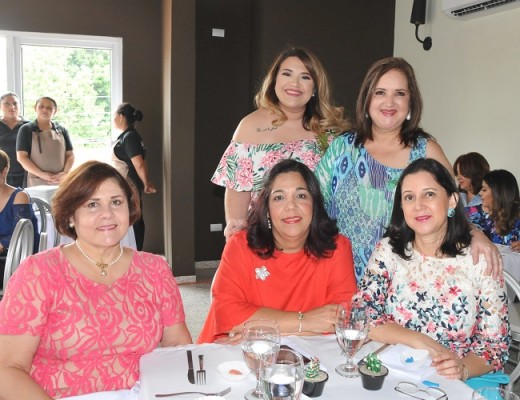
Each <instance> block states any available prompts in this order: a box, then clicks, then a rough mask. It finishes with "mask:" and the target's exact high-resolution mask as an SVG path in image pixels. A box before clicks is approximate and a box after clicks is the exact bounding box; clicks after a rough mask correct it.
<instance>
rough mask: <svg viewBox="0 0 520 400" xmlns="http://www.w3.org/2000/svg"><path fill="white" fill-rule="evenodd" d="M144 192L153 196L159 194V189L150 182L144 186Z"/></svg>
mask: <svg viewBox="0 0 520 400" xmlns="http://www.w3.org/2000/svg"><path fill="white" fill-rule="evenodd" d="M144 192H145V193H147V194H153V193H157V189H156V188H155V185H154V184H153V183H152V182H148V183H147V184H146V185H144Z"/></svg>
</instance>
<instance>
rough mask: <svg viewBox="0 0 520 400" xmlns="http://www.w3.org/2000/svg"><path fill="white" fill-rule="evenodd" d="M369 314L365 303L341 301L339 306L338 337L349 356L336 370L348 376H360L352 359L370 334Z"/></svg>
mask: <svg viewBox="0 0 520 400" xmlns="http://www.w3.org/2000/svg"><path fill="white" fill-rule="evenodd" d="M368 326H369V323H368V316H367V313H366V309H365V307H364V306H363V305H361V304H357V303H355V302H352V303H341V304H340V305H339V306H338V316H337V321H336V339H337V340H338V343H339V345H340V347H341V348H342V349H343V352H344V353H345V355H346V356H347V361H346V362H345V364H340V365H338V366H337V367H336V372H337V373H338V374H340V375H341V376H344V377H347V378H355V377H358V376H359V372H358V368H357V366H356V365H355V364H354V362H353V361H352V357H354V354H356V352H357V351H358V350H359V349H360V348H361V346H362V345H363V343H364V342H365V339H366V338H367V335H368Z"/></svg>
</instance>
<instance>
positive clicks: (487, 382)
mask: <svg viewBox="0 0 520 400" xmlns="http://www.w3.org/2000/svg"><path fill="white" fill-rule="evenodd" d="M508 383H509V376H507V375H506V374H504V373H503V372H490V373H489V374H486V375H481V376H476V377H474V378H469V379H468V380H467V381H466V385H468V386H470V387H472V388H473V389H478V388H481V387H484V386H492V387H498V386H499V385H507V384H508Z"/></svg>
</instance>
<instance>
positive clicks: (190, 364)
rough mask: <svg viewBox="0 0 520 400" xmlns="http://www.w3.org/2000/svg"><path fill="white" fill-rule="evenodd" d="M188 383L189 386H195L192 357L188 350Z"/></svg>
mask: <svg viewBox="0 0 520 400" xmlns="http://www.w3.org/2000/svg"><path fill="white" fill-rule="evenodd" d="M186 354H187V355H188V381H190V383H191V384H193V385H194V384H195V373H194V372H193V357H192V355H191V350H188V351H187V353H186Z"/></svg>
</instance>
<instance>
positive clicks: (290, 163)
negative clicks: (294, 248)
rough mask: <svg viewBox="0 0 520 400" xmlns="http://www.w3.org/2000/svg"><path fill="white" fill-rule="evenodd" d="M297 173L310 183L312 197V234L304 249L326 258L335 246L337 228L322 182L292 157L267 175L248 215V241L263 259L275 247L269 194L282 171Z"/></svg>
mask: <svg viewBox="0 0 520 400" xmlns="http://www.w3.org/2000/svg"><path fill="white" fill-rule="evenodd" d="M288 172H296V173H298V174H300V175H301V177H302V178H303V180H304V181H305V183H306V184H307V190H308V191H309V193H310V195H311V198H312V220H311V223H310V230H309V235H308V236H307V240H306V241H305V245H304V250H305V253H306V254H307V255H313V256H314V257H316V258H327V257H330V256H331V255H332V251H333V250H335V249H336V240H335V239H336V236H337V235H338V227H337V226H336V221H335V220H333V219H331V218H330V217H329V216H328V214H327V211H325V206H324V205H323V204H324V203H323V196H322V194H321V191H320V185H319V183H318V180H317V179H316V176H315V175H314V173H313V172H312V171H311V170H310V169H309V168H308V167H307V166H306V165H305V164H302V163H300V162H298V161H295V160H293V159H287V160H282V161H280V162H279V163H278V164H276V165H275V166H274V167H273V168H272V169H271V170H270V171H269V173H268V174H266V176H265V177H264V186H263V189H262V191H261V192H260V197H259V198H258V200H257V201H256V202H255V204H254V205H253V209H252V210H251V213H250V214H249V217H248V228H247V243H248V246H249V248H250V249H251V250H253V251H254V252H255V253H256V254H258V255H259V256H260V257H261V258H264V259H266V258H270V257H272V256H273V253H274V250H275V248H276V247H275V241H274V237H273V233H272V231H271V229H270V228H269V225H268V222H267V221H268V217H267V215H268V213H269V197H270V195H271V191H272V188H273V183H274V181H275V180H276V178H277V177H278V176H279V175H280V174H285V173H288Z"/></svg>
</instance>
